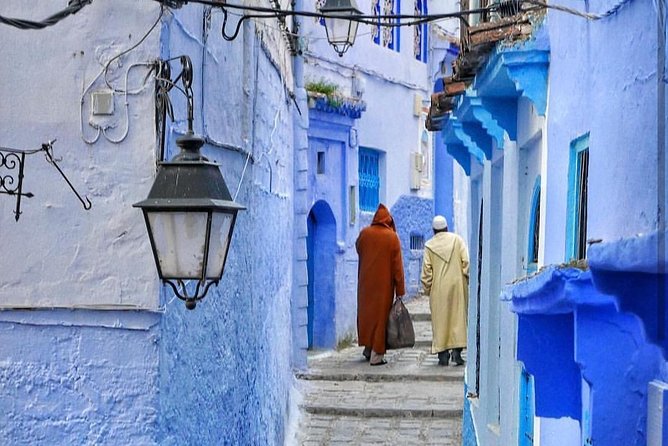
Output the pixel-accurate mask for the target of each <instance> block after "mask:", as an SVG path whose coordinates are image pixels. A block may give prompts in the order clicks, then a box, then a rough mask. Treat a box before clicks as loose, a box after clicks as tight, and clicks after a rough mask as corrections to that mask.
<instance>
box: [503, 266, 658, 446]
mask: <svg viewBox="0 0 668 446" xmlns="http://www.w3.org/2000/svg"><path fill="white" fill-rule="evenodd" d="M613 291H617V293H622V292H623V289H620V288H616V289H615V288H611V287H608V289H606V290H605V291H604V292H602V290H600V289H598V287H597V285H596V282H592V273H590V272H589V271H580V270H576V269H559V268H555V267H550V268H548V269H547V270H545V271H544V272H542V273H540V274H539V275H537V276H535V277H534V278H532V279H530V280H528V281H525V282H521V283H518V284H516V285H514V286H509V287H508V288H507V289H506V291H505V293H504V298H505V299H507V300H509V301H510V302H511V303H512V309H513V311H514V312H516V313H518V314H519V332H518V347H517V358H518V360H520V361H522V362H523V363H524V366H525V367H526V369H527V371H528V372H529V373H531V374H532V375H533V376H534V378H535V383H536V406H535V407H536V416H539V417H547V418H561V417H569V418H572V419H574V420H579V421H580V424H581V429H582V431H583V437H584V438H585V439H586V438H590V439H591V440H592V441H593V442H594V443H597V442H598V443H601V444H628V445H642V444H645V442H646V438H645V435H646V417H647V412H646V411H647V385H648V383H649V381H651V380H652V379H655V378H659V377H661V376H662V369H663V367H664V359H663V353H662V351H661V349H660V348H659V347H658V346H657V345H655V344H653V343H652V342H651V339H648V337H647V336H646V332H645V327H644V325H643V324H642V323H641V319H640V318H638V317H637V316H636V315H635V314H632V313H625V312H620V309H619V300H618V299H617V298H616V297H615V296H614V295H613V294H608V293H612V292H613ZM602 339H605V342H603V343H602V342H601V340H602ZM620 352H622V353H621V354H620ZM546 353H547V354H546ZM585 382H586V383H587V385H588V387H589V389H590V390H589V391H588V392H584V390H583V389H582V387H583V386H584V383H585ZM619 414H624V416H623V417H620V416H619ZM549 444H555V445H556V444H559V443H558V441H557V440H556V439H553V440H550V443H549Z"/></svg>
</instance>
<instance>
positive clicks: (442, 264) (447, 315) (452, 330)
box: [420, 215, 469, 366]
mask: <svg viewBox="0 0 668 446" xmlns="http://www.w3.org/2000/svg"><path fill="white" fill-rule="evenodd" d="M432 229H433V230H434V236H433V237H432V238H431V239H430V240H429V241H428V242H427V243H425V246H424V258H423V261H422V274H421V276H420V279H421V282H422V287H423V293H424V294H425V295H428V296H429V306H430V308H431V327H432V333H433V339H432V343H431V353H432V354H434V353H437V354H438V364H439V365H444V366H445V365H448V363H449V362H450V358H452V361H453V363H454V364H455V365H463V364H464V360H463V359H462V349H464V348H465V347H466V317H467V312H468V300H469V253H468V250H467V249H466V245H465V244H464V239H462V238H461V237H460V236H458V235H457V234H453V233H452V232H448V221H447V220H446V219H445V217H443V216H442V215H437V216H436V217H434V220H433V221H432Z"/></svg>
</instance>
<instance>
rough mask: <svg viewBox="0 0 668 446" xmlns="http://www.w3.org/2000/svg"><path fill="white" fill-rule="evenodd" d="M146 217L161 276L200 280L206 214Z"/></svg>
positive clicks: (156, 213)
mask: <svg viewBox="0 0 668 446" xmlns="http://www.w3.org/2000/svg"><path fill="white" fill-rule="evenodd" d="M147 215H148V222H149V224H150V226H151V228H150V230H151V233H152V234H153V241H154V243H155V251H156V255H157V257H158V262H159V263H160V271H161V272H162V277H163V278H164V279H169V278H179V279H201V278H202V266H203V265H202V264H203V259H204V244H205V243H206V223H207V218H208V212H147ZM207 269H208V268H207Z"/></svg>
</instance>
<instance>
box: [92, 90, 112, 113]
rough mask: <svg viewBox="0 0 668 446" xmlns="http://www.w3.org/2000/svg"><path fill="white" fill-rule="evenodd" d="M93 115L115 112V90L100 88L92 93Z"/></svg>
mask: <svg viewBox="0 0 668 446" xmlns="http://www.w3.org/2000/svg"><path fill="white" fill-rule="evenodd" d="M91 104H92V109H93V110H92V111H93V115H95V116H98V115H113V114H114V92H113V91H111V90H99V91H94V92H93V93H92V102H91Z"/></svg>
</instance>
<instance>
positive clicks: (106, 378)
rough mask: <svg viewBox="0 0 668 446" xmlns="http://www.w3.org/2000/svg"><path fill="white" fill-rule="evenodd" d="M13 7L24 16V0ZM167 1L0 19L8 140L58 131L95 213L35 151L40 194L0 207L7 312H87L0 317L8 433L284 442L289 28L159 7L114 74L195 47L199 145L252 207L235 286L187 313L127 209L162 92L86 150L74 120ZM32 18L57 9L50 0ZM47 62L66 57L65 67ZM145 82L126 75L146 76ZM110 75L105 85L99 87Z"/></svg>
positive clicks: (64, 438)
mask: <svg viewBox="0 0 668 446" xmlns="http://www.w3.org/2000/svg"><path fill="white" fill-rule="evenodd" d="M4 6H5V5H3V7H4ZM9 6H13V7H14V10H16V11H24V12H25V8H21V7H20V2H15V1H12V2H11V3H10V4H9V5H8V9H9ZM158 11H159V5H158V4H157V3H155V2H139V3H137V2H131V1H125V0H121V1H119V2H114V3H113V4H112V3H109V2H93V3H92V4H91V5H89V6H87V7H86V8H84V9H83V10H82V11H81V12H80V13H78V14H77V15H75V16H73V17H69V18H68V19H66V21H65V22H63V23H62V24H59V25H56V26H54V27H53V28H50V29H48V30H45V31H15V30H13V29H12V28H9V27H3V28H2V30H1V32H2V35H3V36H6V39H7V41H11V42H12V44H11V45H5V46H3V48H2V49H0V56H2V58H3V59H7V60H10V59H11V60H13V61H14V63H13V64H12V65H11V66H10V65H9V64H5V65H4V67H5V70H4V71H3V73H2V74H3V76H2V77H3V80H5V79H6V80H7V82H6V83H4V82H3V84H2V86H0V91H2V94H3V97H7V98H11V99H10V100H9V101H8V103H9V102H11V104H12V107H4V108H0V116H2V119H3V121H4V122H6V123H8V125H7V126H4V127H3V129H2V130H0V139H2V143H1V145H3V146H5V145H8V146H16V147H19V148H24V147H25V148H31V147H34V146H35V145H39V144H40V143H41V142H43V141H45V140H46V139H48V138H53V137H57V138H58V143H56V150H58V148H59V147H62V152H58V151H57V152H56V156H61V155H62V156H63V162H62V167H63V169H64V170H65V171H66V172H67V173H68V174H69V176H70V178H71V179H72V181H73V183H75V185H76V186H77V188H78V189H79V190H80V191H81V192H82V193H83V194H85V195H88V196H89V197H90V198H91V201H93V209H92V210H91V211H90V212H88V213H85V212H83V210H82V209H80V208H79V207H78V206H79V204H78V202H77V201H76V199H75V197H74V196H73V195H71V192H70V191H69V190H68V189H67V187H66V185H65V184H64V183H63V184H60V182H62V179H60V178H59V177H57V176H56V175H57V174H56V173H55V171H53V170H52V169H53V168H52V167H49V166H48V165H46V163H44V162H43V161H42V159H41V158H39V157H37V158H35V159H34V160H31V161H30V165H29V166H28V168H29V169H30V170H29V171H27V172H26V181H28V180H29V182H27V183H26V187H27V188H28V189H29V190H31V191H33V192H35V193H36V197H35V198H34V199H33V201H32V202H29V203H26V205H25V206H24V208H23V210H24V212H25V214H24V215H23V216H22V219H21V220H20V222H19V223H18V224H16V223H14V221H13V220H11V218H12V215H11V205H10V203H8V202H7V201H6V200H4V199H3V200H0V212H1V215H0V227H2V228H3V229H6V231H3V234H11V237H10V236H8V237H6V238H5V240H3V246H4V247H5V252H4V253H3V254H4V255H3V258H2V260H0V269H2V270H3V272H6V275H5V274H3V277H2V278H1V281H0V297H1V300H2V305H4V306H20V307H35V306H65V307H73V306H81V305H85V306H87V307H89V308H90V310H89V311H83V310H76V311H70V310H52V309H48V310H40V311H30V312H24V311H6V312H3V313H1V314H0V338H2V342H1V343H2V345H3V346H5V348H3V349H0V388H2V392H1V393H2V394H3V395H4V397H3V398H0V408H1V409H2V412H3V413H4V414H7V415H6V417H5V418H4V421H5V422H4V423H2V425H3V429H0V442H1V443H3V444H22V443H26V444H54V443H56V444H141V445H143V444H174V445H176V444H179V445H180V444H280V443H282V440H283V433H284V429H285V423H286V419H287V415H288V414H287V412H288V394H289V386H290V385H291V382H292V374H291V358H292V353H293V352H292V342H290V339H291V338H292V326H293V321H292V317H291V313H290V308H291V301H290V300H291V295H292V287H293V283H292V268H293V256H292V252H293V251H292V248H293V226H292V222H293V220H292V216H293V211H294V203H293V201H292V188H293V176H292V173H293V161H294V159H293V151H292V147H293V144H294V135H293V126H292V117H293V115H294V113H295V111H294V108H293V105H292V101H291V100H290V99H289V96H290V94H289V88H283V87H284V86H286V85H287V86H288V87H289V86H290V85H291V76H292V71H291V67H290V65H289V63H288V62H286V61H285V60H283V59H282V58H281V57H280V55H281V54H284V52H285V48H283V47H282V46H281V45H284V40H283V39H282V36H280V34H277V33H276V32H274V31H271V30H262V31H260V30H256V29H255V28H254V27H253V25H252V24H247V25H245V27H244V29H243V33H242V36H240V38H239V39H238V40H237V41H235V42H234V43H232V44H229V43H225V42H223V41H222V39H221V38H220V36H219V32H220V25H221V15H220V13H219V12H215V11H213V12H212V11H211V10H210V9H209V8H204V7H202V6H197V5H186V6H184V7H183V8H181V9H179V10H177V11H175V12H173V13H166V14H165V16H164V18H163V22H162V24H161V25H159V26H158V27H157V28H156V30H155V31H154V33H153V34H151V35H150V36H149V38H148V39H147V40H146V41H145V42H144V43H143V44H142V46H140V47H139V48H138V49H137V50H136V51H133V52H131V53H129V54H128V55H127V56H125V57H124V58H123V59H122V64H120V65H119V66H116V65H115V64H113V65H112V69H111V71H110V73H109V79H110V81H111V82H112V85H115V86H116V87H119V86H120V85H122V82H123V81H124V76H125V73H126V72H127V70H128V69H129V64H131V63H134V62H146V61H151V60H153V59H155V58H157V57H158V56H160V57H163V58H168V57H172V56H179V55H181V54H188V55H189V56H190V57H191V59H192V61H193V67H194V84H193V90H194V93H195V98H194V100H195V130H196V132H198V133H200V134H201V135H202V136H204V137H206V138H207V141H208V143H207V144H206V145H205V147H204V149H203V152H204V154H205V155H206V156H207V157H209V159H210V160H212V161H216V162H219V163H220V164H221V169H222V171H223V174H224V177H225V179H226V181H227V184H228V187H229V189H230V191H231V193H232V194H233V195H235V196H236V193H237V190H238V191H239V193H238V196H236V199H237V201H239V202H240V203H242V204H244V205H246V206H247V207H248V210H247V211H244V212H242V213H240V215H239V217H238V219H237V224H236V227H235V231H234V234H233V237H232V242H231V248H230V253H229V257H228V261H227V265H226V269H225V275H224V276H223V279H222V280H221V282H220V284H219V286H218V287H217V288H213V289H212V290H211V291H210V292H209V295H208V296H207V298H206V299H205V300H204V301H203V302H201V303H200V304H199V305H198V307H197V309H196V310H195V311H192V312H189V311H186V310H185V308H184V307H183V305H182V303H181V302H180V301H179V300H178V299H175V298H174V297H173V296H172V295H171V293H167V292H166V291H165V290H163V294H162V295H161V294H160V293H159V291H158V290H159V288H158V281H157V276H156V273H155V267H154V263H153V259H152V255H151V251H150V248H149V244H148V238H147V236H146V232H145V231H146V230H145V227H144V222H143V219H142V216H141V213H140V212H139V211H137V210H136V209H133V208H132V207H131V204H132V203H134V202H136V201H139V200H140V199H143V198H144V197H145V196H146V194H147V192H148V189H149V187H150V185H151V183H152V181H153V178H154V175H155V153H156V136H155V130H154V116H153V115H154V112H153V110H154V104H153V94H152V93H153V88H152V86H153V84H152V83H151V82H149V83H148V86H147V88H146V89H145V90H142V92H141V93H139V94H138V95H136V96H132V97H130V98H129V105H128V109H129V113H130V128H129V132H128V136H127V138H126V139H125V140H124V141H123V142H122V143H120V144H117V145H115V144H112V143H110V142H108V141H106V140H104V139H102V138H101V139H100V140H99V141H98V142H96V143H95V144H92V145H90V146H88V145H86V144H85V143H84V142H82V141H81V137H80V131H79V104H80V98H81V94H82V93H81V88H82V87H81V85H82V83H84V84H85V83H89V82H91V81H92V80H93V79H95V76H96V75H97V74H98V73H99V72H100V69H101V65H100V64H101V63H104V62H106V61H107V60H109V59H110V58H111V57H112V56H113V55H115V54H118V52H120V51H121V50H123V49H125V48H127V47H129V46H130V45H132V44H134V43H135V42H136V41H137V40H138V39H139V37H141V36H142V35H143V33H144V32H145V31H146V30H147V29H148V28H149V27H150V26H151V25H152V23H153V22H154V21H155V20H156V18H157V16H158ZM33 12H34V15H35V16H36V17H37V16H39V17H45V16H48V15H49V13H52V12H53V11H52V6H49V5H46V4H45V5H43V6H40V7H39V8H36V9H35V10H34V11H33ZM38 32H39V33H40V34H39V39H38V38H37V37H36V35H37V34H36V33H38ZM38 41H39V45H38ZM26 48H30V50H26ZM37 62H39V64H40V66H37V69H36V67H35V65H36V64H37ZM42 64H43V65H44V66H48V67H58V72H57V75H54V74H53V73H48V74H47V73H46V72H45V69H44V66H41V65H42ZM178 69H179V67H178V63H176V64H175V65H174V70H173V71H174V72H176V71H178ZM133 70H137V71H136V73H139V71H140V68H133ZM144 74H145V73H141V74H136V76H137V77H136V78H135V74H134V73H133V74H132V75H130V82H131V83H133V82H139V84H140V83H141V81H142V79H143V75H144ZM119 82H121V84H119ZM265 82H266V83H267V84H265ZM103 84H104V82H103V81H101V79H98V80H97V83H96V84H95V88H101V87H102V85H103ZM203 84H204V86H203ZM133 85H134V84H133ZM266 85H271V86H272V87H271V88H267V87H266ZM119 88H120V87H119ZM16 91H21V95H18V94H16ZM171 97H172V99H173V103H174V110H175V120H176V122H175V123H174V124H169V123H168V145H171V144H172V142H173V140H174V139H175V138H176V137H177V136H178V135H179V134H182V133H183V132H184V130H185V122H184V119H185V106H184V105H185V104H184V101H183V99H182V98H181V97H180V96H179V95H178V94H177V93H175V90H174V94H173V95H172V96H171ZM117 100H118V101H120V97H118V96H117ZM86 104H87V105H85V106H84V109H83V113H84V116H83V120H84V122H83V124H84V131H85V132H86V138H91V134H90V132H91V130H93V131H94V129H92V128H90V127H87V119H88V108H89V107H90V105H89V104H88V103H86ZM122 105H123V104H122V103H120V102H117V103H116V110H117V111H119V110H121V111H123V110H124V107H123V106H122ZM54 107H56V108H54ZM113 119H116V118H115V117H114V118H113ZM122 121H123V120H122V119H121V118H119V122H121V123H122ZM117 130H118V129H110V132H116V131H117ZM40 135H41V136H40ZM113 135H114V136H116V133H113ZM33 138H38V139H37V140H36V141H34V140H33ZM229 145H232V146H239V150H227V149H225V148H224V147H225V146H229ZM169 152H170V153H169V154H168V157H169V155H172V154H173V150H170V151H169ZM248 153H250V154H252V156H251V157H248V156H247V154H248ZM40 162H41V164H40ZM33 169H34V170H33ZM61 186H62V187H61ZM26 217H29V218H26ZM10 225H11V226H10ZM9 228H11V232H10V231H9ZM100 306H104V308H116V307H118V306H128V307H133V308H134V307H138V308H142V309H152V310H155V311H139V312H137V313H134V312H132V313H131V312H125V311H124V312H119V311H100V310H99V307H100Z"/></svg>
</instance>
